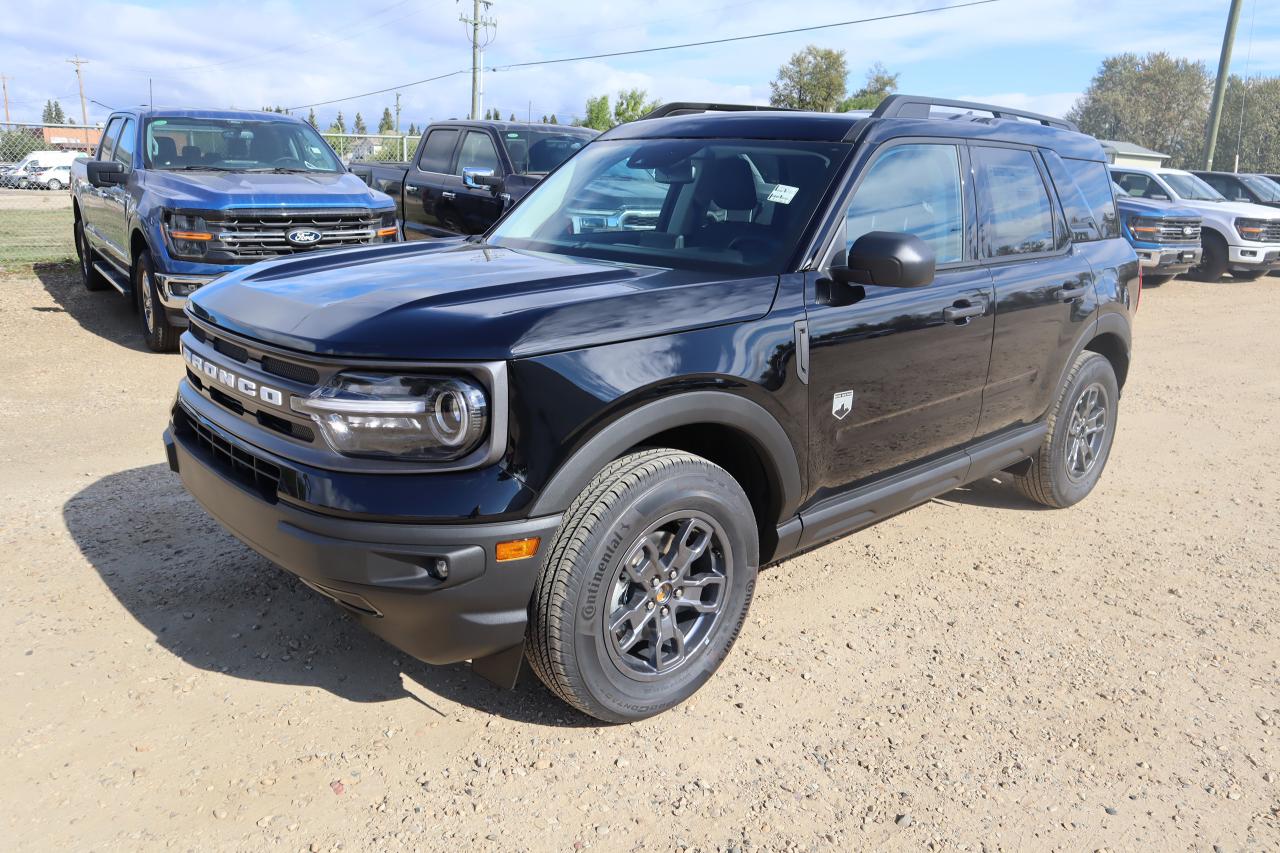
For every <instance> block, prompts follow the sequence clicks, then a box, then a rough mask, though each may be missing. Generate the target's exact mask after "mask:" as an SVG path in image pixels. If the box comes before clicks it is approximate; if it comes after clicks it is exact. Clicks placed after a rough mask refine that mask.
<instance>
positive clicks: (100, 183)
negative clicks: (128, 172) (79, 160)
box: [84, 160, 124, 187]
mask: <svg viewBox="0 0 1280 853" xmlns="http://www.w3.org/2000/svg"><path fill="white" fill-rule="evenodd" d="M84 170H85V174H86V175H87V176H88V178H89V183H91V184H93V185H94V186H95V187H105V186H109V185H111V184H123V183H124V164H123V163H120V162H117V161H115V160H90V161H89V162H88V163H86V164H85V167H84Z"/></svg>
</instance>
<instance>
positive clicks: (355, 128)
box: [351, 113, 369, 134]
mask: <svg viewBox="0 0 1280 853" xmlns="http://www.w3.org/2000/svg"><path fill="white" fill-rule="evenodd" d="M351 132H352V133H362V134H363V133H368V132H369V128H367V127H365V124H364V117H363V116H362V115H360V113H356V123H355V124H354V125H352V127H351Z"/></svg>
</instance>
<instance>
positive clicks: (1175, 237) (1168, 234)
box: [1159, 219, 1200, 243]
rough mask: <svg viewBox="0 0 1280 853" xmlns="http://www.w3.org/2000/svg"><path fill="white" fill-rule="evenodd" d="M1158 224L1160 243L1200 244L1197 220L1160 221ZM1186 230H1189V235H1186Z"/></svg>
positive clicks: (1198, 222) (1198, 221)
mask: <svg viewBox="0 0 1280 853" xmlns="http://www.w3.org/2000/svg"><path fill="white" fill-rule="evenodd" d="M1159 223H1160V240H1159V242H1161V243H1199V242H1200V220H1199V219H1161V220H1160V221H1159ZM1187 228H1190V229H1191V233H1190V234H1188V233H1186V229H1187Z"/></svg>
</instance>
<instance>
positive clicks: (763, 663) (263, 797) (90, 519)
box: [0, 268, 1280, 851]
mask: <svg viewBox="0 0 1280 853" xmlns="http://www.w3.org/2000/svg"><path fill="white" fill-rule="evenodd" d="M1277 314H1280V280H1277V279H1275V278H1271V279H1263V280H1261V281H1259V282H1256V283H1253V284H1240V283H1230V282H1227V283H1223V284H1219V285H1205V284H1197V283H1193V282H1182V281H1175V282H1172V283H1170V284H1167V285H1165V286H1164V287H1161V288H1159V289H1155V290H1150V291H1149V292H1148V293H1147V294H1146V296H1145V297H1144V299H1143V305H1142V310H1141V312H1140V314H1139V316H1138V328H1137V334H1138V344H1137V353H1136V362H1135V365H1134V369H1133V372H1132V374H1131V377H1130V381H1129V385H1128V388H1127V389H1126V394H1125V397H1124V400H1123V402H1122V404H1121V420H1120V424H1121V426H1120V434H1119V437H1118V439H1117V441H1116V445H1115V449H1114V450H1113V452H1112V456H1111V460H1110V465H1109V467H1108V470H1107V473H1106V475H1105V476H1104V477H1103V480H1102V483H1101V485H1100V487H1099V489H1098V490H1097V491H1096V492H1095V493H1094V495H1093V496H1092V497H1090V498H1089V499H1088V500H1087V501H1085V502H1084V503H1083V504H1081V505H1079V506H1077V507H1075V508H1073V509H1070V510H1066V511H1056V512H1055V511H1041V510H1037V509H1036V508H1035V507H1033V506H1031V505H1029V504H1028V503H1026V502H1025V501H1023V500H1022V499H1021V498H1019V497H1018V496H1017V494H1016V493H1015V492H1014V491H1013V490H1012V489H1011V488H1010V487H1009V486H1008V485H1007V484H1003V483H999V482H994V481H993V482H987V483H982V484H979V485H976V486H974V487H972V488H969V489H964V490H960V491H957V492H953V493H951V494H949V495H947V496H946V497H945V498H944V499H942V500H938V501H934V502H932V503H930V504H928V505H925V506H923V507H920V508H918V509H915V510H913V511H911V512H908V513H905V514H903V515H901V516H898V517H897V518H894V519H892V520H890V521H888V522H886V523H884V524H881V525H880V526H878V527H877V528H874V529H872V530H869V531H866V532H864V533H861V534H859V535H856V536H854V537H851V538H849V539H846V540H843V541H841V542H838V543H836V544H833V545H830V546H828V547H826V548H823V549H821V550H818V551H815V552H813V553H810V554H808V555H805V556H803V557H801V558H798V559H795V560H791V561H789V562H787V563H785V564H783V565H781V566H778V567H775V568H773V569H771V570H769V571H768V572H766V573H764V574H763V575H762V578H761V583H760V586H759V588H758V591H757V594H756V600H755V604H754V607H753V609H752V612H751V616H750V619H749V620H748V623H747V625H746V627H745V628H744V629H743V634H742V637H741V639H740V640H739V642H738V644H737V646H736V648H735V649H734V651H733V653H732V654H731V655H730V657H729V659H728V661H727V662H726V664H725V666H724V667H723V668H722V670H721V671H720V673H719V675H718V676H717V677H716V678H714V679H713V680H712V681H711V682H710V683H709V684H708V685H707V686H706V687H705V688H704V689H703V691H702V692H701V693H700V694H699V695H697V696H696V697H694V699H693V700H692V701H691V702H689V703H688V704H686V705H685V706H683V707H681V708H679V709H677V710H675V711H673V712H671V713H668V714H665V715H662V716H660V717H658V718H655V719H653V720H650V721H647V722H645V723H642V724H639V725H633V726H601V725H596V724H594V723H593V722H592V721H590V720H588V719H586V718H584V717H582V716H579V715H577V714H576V713H574V712H571V711H569V710H568V709H566V708H565V707H564V706H562V705H561V704H559V703H558V702H557V701H556V700H554V699H553V698H552V697H551V695H550V694H549V693H548V692H547V691H546V690H544V689H543V688H542V686H541V685H540V684H539V683H538V682H537V681H536V679H534V678H533V677H532V676H531V675H530V674H529V673H528V671H527V670H526V674H525V676H524V677H523V678H522V680H521V683H520V685H519V686H518V688H517V689H516V690H514V691H510V692H503V691H500V690H497V689H496V688H493V687H490V686H489V685H487V684H486V683H484V682H481V681H479V680H477V679H475V678H473V677H472V676H471V675H470V674H469V671H468V669H467V667H465V666H457V667H445V668H433V667H428V666H425V665H422V664H419V663H417V662H414V661H411V660H407V659H406V658H405V657H404V656H403V655H401V654H399V653H398V652H397V651H396V650H394V649H393V648H391V647H390V646H387V645H385V644H384V643H382V642H381V641H380V640H377V639H375V638H374V637H372V636H371V635H369V634H367V633H366V632H365V631H364V630H363V629H361V628H360V627H359V625H358V624H356V623H354V622H352V621H351V620H349V619H347V618H346V617H344V616H343V615H342V614H341V613H340V611H338V610H337V609H335V608H334V607H333V606H331V605H330V604H328V603H326V602H325V601H324V600H322V599H321V598H319V597H318V596H316V595H314V594H313V593H311V592H309V591H308V590H306V589H305V588H303V587H302V586H301V585H300V584H298V583H297V582H295V581H293V580H292V579H291V578H290V577H289V576H287V575H286V574H284V573H283V572H281V571H280V570H278V569H275V568H273V567H272V566H271V565H270V564H268V563H267V562H265V561H264V560H262V559H261V558H259V557H257V556H255V555H254V554H253V553H252V552H250V551H249V550H248V549H247V548H245V547H244V546H242V545H240V544H239V543H238V542H237V541H236V540H235V539H233V538H232V537H231V536H230V535H228V534H227V533H225V532H224V531H222V530H221V529H220V528H219V527H218V526H217V525H216V524H214V523H213V522H212V521H211V520H210V519H209V518H208V517H207V516H206V515H205V514H204V513H203V512H202V511H201V509H200V508H199V507H198V506H197V505H196V504H195V502H194V501H193V500H191V499H190V498H188V497H187V496H186V494H185V493H184V492H183V491H182V489H181V488H180V486H179V484H178V480H177V479H176V477H174V476H173V475H171V474H170V473H169V471H168V469H167V468H166V466H165V464H164V457H163V452H162V449H161V444H160V433H161V430H162V428H163V426H164V423H165V421H166V417H167V414H166V410H167V406H168V404H169V402H170V400H171V398H172V395H173V389H174V386H175V384H176V382H177V381H178V378H179V376H180V374H181V372H182V369H181V366H180V362H179V360H178V358H177V357H176V356H158V355H153V354H150V353H146V352H144V351H142V350H141V348H140V341H139V337H138V335H137V333H136V332H135V324H136V321H135V318H134V316H133V315H132V314H131V313H130V311H129V309H128V306H127V305H126V304H125V302H124V300H122V299H120V298H119V297H117V296H114V295H112V294H111V293H98V294H89V293H86V292H84V291H83V290H82V289H81V287H80V284H79V281H78V279H77V278H76V276H75V274H74V271H73V270H72V269H70V268H55V269H42V270H38V271H37V273H36V274H35V275H32V274H30V273H25V274H18V273H13V272H11V273H8V274H5V275H0V340H3V341H4V342H5V346H4V347H3V348H0V380H2V381H0V411H2V412H3V413H4V419H3V427H2V428H0V470H2V471H3V472H4V473H3V476H2V477H0V549H2V550H0V553H3V555H4V556H3V563H2V565H3V583H4V586H5V595H4V602H5V607H4V610H3V615H0V626H2V627H3V632H4V635H5V638H6V642H4V643H3V644H2V645H0V671H2V672H3V679H4V688H5V697H4V706H3V707H4V713H3V715H0V749H2V750H3V751H2V752H0V764H2V766H3V768H4V795H3V798H0V837H6V838H8V839H9V841H8V842H5V844H4V846H6V847H7V848H8V849H18V850H50V849H100V850H117V849H123V850H144V849H146V850H153V849H165V848H174V849H184V850H211V849H237V850H258V849H271V850H312V851H318V850H331V849H344V850H365V849H369V850H375V849H376V850H401V849H406V850H409V849H419V850H441V849H449V850H472V849H491V850H503V851H506V850H539V851H540V850H563V849H585V848H591V849H599V850H670V849H673V848H684V847H687V848H689V849H697V850H706V851H710V850H730V849H735V850H742V851H746V850H757V849H770V850H775V849H798V850H809V849H836V850H850V849H873V848H874V849H904V850H921V849H930V848H933V849H943V850H983V849H985V850H998V849H1007V850H1024V849H1025V850H1032V849H1034V850H1041V849H1061V850H1098V849H1102V848H1106V849H1109V850H1184V849H1185V850H1210V849H1218V848H1220V849H1222V850H1228V851H1234V850H1277V849H1280V639H1278V631H1280V542H1278V538H1280V537H1278V536H1277V531H1278V530H1280V497H1278V494H1280V492H1278V489H1277V483H1280V369H1278V368H1277V365H1280V336H1278V335H1277V334H1276V333H1275V330H1274V328H1273V327H1272V325H1271V321H1272V320H1273V319H1274V318H1275V317H1276V316H1277Z"/></svg>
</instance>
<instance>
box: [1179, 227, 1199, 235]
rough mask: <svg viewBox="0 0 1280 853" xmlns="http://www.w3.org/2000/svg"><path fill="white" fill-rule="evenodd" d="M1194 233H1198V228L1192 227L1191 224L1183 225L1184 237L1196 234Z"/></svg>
mask: <svg viewBox="0 0 1280 853" xmlns="http://www.w3.org/2000/svg"><path fill="white" fill-rule="evenodd" d="M1194 233H1196V229H1194V228H1192V227H1191V226H1190V225H1183V226H1182V236H1183V237H1190V236H1191V235H1192V234H1194Z"/></svg>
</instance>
